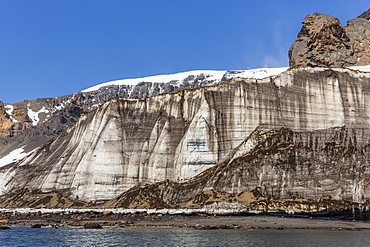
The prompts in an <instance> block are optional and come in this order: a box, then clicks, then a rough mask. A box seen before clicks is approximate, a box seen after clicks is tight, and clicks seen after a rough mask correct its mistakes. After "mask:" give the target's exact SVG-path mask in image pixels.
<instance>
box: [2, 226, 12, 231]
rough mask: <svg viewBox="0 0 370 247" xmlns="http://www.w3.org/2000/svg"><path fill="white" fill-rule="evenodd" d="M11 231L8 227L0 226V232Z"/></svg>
mask: <svg viewBox="0 0 370 247" xmlns="http://www.w3.org/2000/svg"><path fill="white" fill-rule="evenodd" d="M9 229H11V228H10V227H9V226H0V230H9Z"/></svg>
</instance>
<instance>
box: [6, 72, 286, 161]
mask: <svg viewBox="0 0 370 247" xmlns="http://www.w3.org/2000/svg"><path fill="white" fill-rule="evenodd" d="M270 70H272V71H273V72H271V71H270ZM283 70H286V69H285V68H282V69H279V68H277V69H255V70H249V71H189V72H184V73H179V74H173V75H166V76H153V77H149V78H137V79H133V80H136V81H137V82H138V83H137V84H132V83H131V84H130V80H132V79H128V80H122V81H123V82H109V83H108V84H109V85H105V84H106V83H104V84H101V85H97V86H94V87H92V88H89V89H86V90H83V91H82V92H78V93H76V94H71V95H66V96H60V97H56V98H40V99H36V100H25V101H22V102H18V103H14V104H3V103H0V158H1V157H2V156H5V155H7V154H9V153H10V152H12V151H14V150H16V149H20V148H22V150H24V152H25V153H28V152H30V151H31V150H33V149H35V148H36V147H38V146H40V145H42V144H45V143H46V142H47V141H49V140H51V139H52V138H53V137H55V136H57V135H59V134H60V133H62V132H63V131H64V130H66V129H68V128H69V127H71V126H73V125H74V124H75V123H76V122H77V121H78V119H79V118H80V116H81V115H83V114H86V113H87V112H90V111H92V110H94V109H96V108H97V107H98V106H99V105H101V104H103V103H104V102H105V101H107V100H109V99H112V98H115V97H125V98H148V97H152V96H156V95H158V94H161V93H168V92H173V91H178V90H181V89H184V88H196V87H202V86H209V85H215V84H218V83H220V82H222V81H225V80H227V79H230V78H233V77H239V76H241V77H243V76H245V75H248V76H249V77H260V76H263V75H268V74H270V73H277V72H275V71H283ZM182 74H185V76H184V75H182ZM157 77H158V78H157ZM162 77H168V78H170V79H168V81H166V80H164V79H163V78H162ZM171 78H173V79H171ZM125 81H129V82H128V83H125ZM115 83H118V84H119V85H116V84H115ZM1 165H2V164H1V162H0V166H1Z"/></svg>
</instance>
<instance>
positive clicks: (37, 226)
mask: <svg viewBox="0 0 370 247" xmlns="http://www.w3.org/2000/svg"><path fill="white" fill-rule="evenodd" d="M31 228H41V224H34V225H32V226H31Z"/></svg>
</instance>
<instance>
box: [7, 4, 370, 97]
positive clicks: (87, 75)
mask: <svg viewBox="0 0 370 247" xmlns="http://www.w3.org/2000/svg"><path fill="white" fill-rule="evenodd" d="M369 7H370V6H369V2H368V0H366V1H362V0H357V1H352V2H349V1H342V0H325V1H323V0H320V1H318V0H311V1H307V0H305V1H301V0H295V1H293V0H291V1H284V0H283V1H276V0H274V1H270V0H265V1H252V0H227V1H226V0H182V1H177V0H156V1H154V0H151V1H150V0H146V1H144V0H116V1H114V0H0V85H1V87H0V101H3V102H5V103H15V102H19V101H22V100H25V99H36V98H43V97H56V96H61V95H66V94H72V93H75V92H77V91H80V90H83V89H85V88H88V87H90V86H93V85H96V84H99V83H102V82H106V81H111V80H116V79H123V78H133V77H143V76H149V75H156V74H166V73H175V72H180V71H188V70H195V69H213V70H242V69H251V68H260V67H283V66H288V56H287V53H288V49H289V47H290V45H291V44H292V43H293V42H294V40H295V38H296V36H297V34H298V32H299V30H300V28H301V26H302V24H301V22H302V20H303V18H304V17H305V16H306V15H307V14H310V13H313V12H320V13H325V14H329V15H333V16H335V17H337V18H339V20H340V21H341V22H342V24H345V23H346V21H347V20H349V19H352V18H355V17H357V16H358V15H360V14H361V13H362V12H364V11H365V10H367V9H368V8H369Z"/></svg>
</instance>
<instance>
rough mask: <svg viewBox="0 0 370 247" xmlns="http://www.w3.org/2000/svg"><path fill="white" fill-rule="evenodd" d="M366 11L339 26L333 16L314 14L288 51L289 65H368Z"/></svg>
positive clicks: (369, 32)
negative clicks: (345, 24)
mask: <svg viewBox="0 0 370 247" xmlns="http://www.w3.org/2000/svg"><path fill="white" fill-rule="evenodd" d="M369 19H370V18H369V10H368V11H366V12H364V13H363V14H362V15H360V16H359V17H357V18H355V19H352V20H350V21H348V23H347V26H342V24H341V23H340V22H339V20H338V19H337V18H335V17H333V16H329V15H325V14H319V13H313V14H309V15H307V16H306V17H305V18H304V20H303V22H302V23H303V27H302V29H301V31H300V32H299V34H298V37H297V39H296V41H295V42H294V43H293V45H292V46H291V48H290V50H289V60H290V67H294V66H310V67H317V66H323V67H348V66H357V65H367V64H370V21H369Z"/></svg>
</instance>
